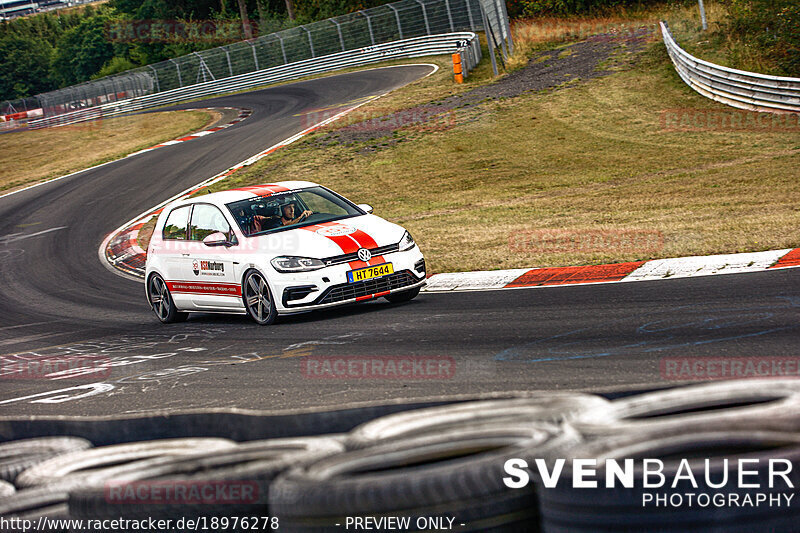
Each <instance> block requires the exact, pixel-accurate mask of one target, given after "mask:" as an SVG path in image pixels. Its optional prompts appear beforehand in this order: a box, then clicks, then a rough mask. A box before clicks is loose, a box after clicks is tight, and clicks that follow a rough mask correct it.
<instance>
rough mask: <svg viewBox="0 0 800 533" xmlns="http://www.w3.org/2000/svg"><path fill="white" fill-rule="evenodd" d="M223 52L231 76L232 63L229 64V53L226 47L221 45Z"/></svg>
mask: <svg viewBox="0 0 800 533" xmlns="http://www.w3.org/2000/svg"><path fill="white" fill-rule="evenodd" d="M222 50H223V52H225V58H226V59H227V60H228V72H229V74H230V75H231V76H233V65H231V54H230V52H228V47H227V46H223V47H222Z"/></svg>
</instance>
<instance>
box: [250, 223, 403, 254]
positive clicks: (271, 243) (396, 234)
mask: <svg viewBox="0 0 800 533" xmlns="http://www.w3.org/2000/svg"><path fill="white" fill-rule="evenodd" d="M404 233H405V229H404V228H402V227H401V226H398V225H397V224H393V223H391V222H388V221H386V220H384V219H382V218H380V217H378V216H375V215H361V216H357V217H352V218H346V219H343V220H337V221H334V222H326V223H323V224H316V225H312V226H306V227H301V228H295V229H291V230H286V231H279V232H277V233H272V234H269V235H261V236H258V237H255V238H252V239H248V240H252V241H256V243H257V247H258V250H259V251H261V252H265V253H268V254H269V255H272V256H279V255H297V256H302V257H314V258H318V259H322V258H325V257H332V256H336V255H341V254H345V253H352V252H355V251H357V250H358V249H359V248H373V247H376V246H386V245H389V244H395V243H398V242H400V239H402V238H403V234H404Z"/></svg>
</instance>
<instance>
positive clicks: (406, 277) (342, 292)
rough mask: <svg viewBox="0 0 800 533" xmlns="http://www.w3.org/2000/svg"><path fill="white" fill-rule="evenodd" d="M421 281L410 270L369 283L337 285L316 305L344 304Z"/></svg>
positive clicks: (372, 280) (323, 295) (323, 294)
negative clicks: (346, 301)
mask: <svg viewBox="0 0 800 533" xmlns="http://www.w3.org/2000/svg"><path fill="white" fill-rule="evenodd" d="M419 281H420V280H419V279H418V278H417V277H415V276H414V275H413V274H412V273H411V271H410V270H401V271H400V272H395V273H394V274H389V275H388V276H382V277H380V278H375V279H368V280H367V281H360V282H358V283H345V284H342V285H335V286H333V287H331V288H329V289H328V290H327V291H325V292H324V293H322V295H321V296H320V297H319V298H317V300H316V301H315V302H314V303H315V304H330V303H335V302H343V301H345V300H352V299H353V298H358V297H359V296H369V295H371V294H377V293H379V292H384V291H391V290H394V289H399V288H401V287H406V286H408V285H413V284H415V283H417V282H419Z"/></svg>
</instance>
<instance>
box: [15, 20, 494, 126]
mask: <svg viewBox="0 0 800 533" xmlns="http://www.w3.org/2000/svg"><path fill="white" fill-rule="evenodd" d="M442 54H459V55H460V56H461V64H462V65H463V70H464V76H465V77H466V74H467V72H469V71H470V70H471V69H473V68H474V67H475V66H476V65H477V64H478V62H480V60H481V48H480V42H479V40H478V36H477V35H475V34H474V33H472V32H456V33H445V34H441V35H426V36H423V37H416V38H413V39H404V40H401V41H394V42H391V43H385V44H379V45H375V46H368V47H365V48H359V49H356V50H350V51H347V52H339V53H337V54H330V55H326V56H320V57H315V58H313V59H307V60H305V61H298V62H295V63H289V64H287V65H281V66H278V67H273V68H268V69H264V70H259V71H255V72H248V73H246V74H240V75H239V76H232V77H228V78H223V79H221V80H212V81H208V82H205V83H198V84H195V85H190V86H187V87H181V88H178V89H173V90H171V91H164V92H159V93H155V94H149V95H146V96H140V97H134V98H129V99H127V100H120V101H117V102H110V103H107V104H103V105H99V106H95V107H92V108H88V109H81V110H79V111H74V112H71V113H65V114H62V115H56V116H53V117H47V118H43V119H39V120H33V121H31V122H30V123H29V126H30V127H31V128H45V127H49V126H64V125H67V124H75V123H78V122H83V121H86V120H92V119H97V118H100V117H107V116H113V115H119V114H122V113H130V112H132V111H139V110H142V109H148V108H153V107H159V106H163V105H167V104H172V103H175V102H180V101H183V100H190V99H194V98H200V97H203V96H210V95H216V94H222V93H227V92H233V91H241V90H245V89H251V88H254V87H259V86H261V85H267V84H270V83H276V82H281V81H287V80H292V79H296V78H302V77H305V76H310V75H314V74H320V73H324V72H330V71H333V70H339V69H344V68H350V67H358V66H363V65H368V64H371V63H377V62H379V61H386V60H389V59H398V58H413V57H423V56H430V55H442Z"/></svg>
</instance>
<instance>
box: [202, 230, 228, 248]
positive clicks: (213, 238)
mask: <svg viewBox="0 0 800 533" xmlns="http://www.w3.org/2000/svg"><path fill="white" fill-rule="evenodd" d="M203 244H205V245H206V246H225V245H227V244H229V242H228V237H227V236H226V235H225V234H224V233H222V232H220V231H217V232H216V233H212V234H210V235H206V238H205V239H203Z"/></svg>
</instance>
